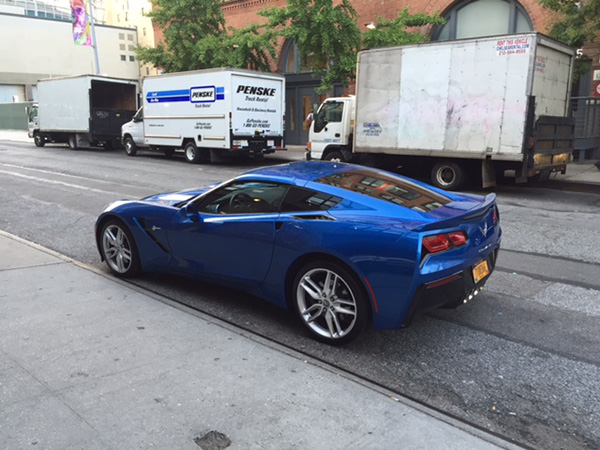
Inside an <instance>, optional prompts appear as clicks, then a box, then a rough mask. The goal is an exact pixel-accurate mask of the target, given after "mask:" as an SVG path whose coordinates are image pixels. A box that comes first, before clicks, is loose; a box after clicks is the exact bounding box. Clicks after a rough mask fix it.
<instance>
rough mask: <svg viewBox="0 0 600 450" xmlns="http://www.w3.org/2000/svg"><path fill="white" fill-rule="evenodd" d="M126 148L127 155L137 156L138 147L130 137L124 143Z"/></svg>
mask: <svg viewBox="0 0 600 450" xmlns="http://www.w3.org/2000/svg"><path fill="white" fill-rule="evenodd" d="M123 144H124V147H125V153H127V156H135V155H137V145H135V142H133V139H132V138H131V137H129V136H127V137H126V138H125V141H124V142H123Z"/></svg>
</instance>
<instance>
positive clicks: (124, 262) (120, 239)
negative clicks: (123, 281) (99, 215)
mask: <svg viewBox="0 0 600 450" xmlns="http://www.w3.org/2000/svg"><path fill="white" fill-rule="evenodd" d="M99 242H100V251H101V252H102V257H103V258H104V261H105V262H106V265H107V266H108V268H109V269H110V271H111V272H112V273H113V274H115V275H116V276H118V277H123V278H129V277H133V276H136V275H138V274H139V273H140V272H141V271H142V269H141V264H140V257H139V254H138V250H137V246H136V244H135V240H134V239H133V235H132V234H131V231H129V228H127V226H126V225H125V224H124V223H123V222H121V221H120V220H117V219H110V220H108V221H106V222H105V223H104V224H103V225H102V228H101V230H100V235H99Z"/></svg>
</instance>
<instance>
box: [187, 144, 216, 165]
mask: <svg viewBox="0 0 600 450" xmlns="http://www.w3.org/2000/svg"><path fill="white" fill-rule="evenodd" d="M183 153H184V155H185V159H186V161H187V162H189V163H192V164H198V163H205V162H210V152H209V150H208V149H205V148H198V147H196V144H195V143H194V141H190V142H188V143H187V144H185V147H183Z"/></svg>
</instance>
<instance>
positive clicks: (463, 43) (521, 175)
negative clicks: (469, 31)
mask: <svg viewBox="0 0 600 450" xmlns="http://www.w3.org/2000/svg"><path fill="white" fill-rule="evenodd" d="M574 57H575V54H574V50H573V49H572V48H570V47H567V46H565V45H563V44H561V43H559V42H557V41H554V40H552V39H550V38H548V37H546V36H544V35H541V34H538V33H526V34H517V35H508V36H497V37H485V38H477V39H465V40H457V41H448V42H433V43H427V44H420V45H406V46H400V47H392V48H382V49H374V50H368V51H364V52H361V53H359V56H358V62H357V81H356V96H355V97H339V98H329V99H327V100H326V101H325V102H324V103H323V104H321V106H320V107H319V109H318V111H317V113H316V114H315V119H314V121H313V123H312V125H311V128H310V132H309V144H308V147H309V154H308V155H309V157H310V158H312V159H328V160H342V161H344V160H354V161H359V162H362V163H363V164H368V165H376V166H382V167H384V166H385V167H389V168H395V167H398V166H402V168H403V171H404V172H406V173H407V174H409V175H410V174H411V172H416V171H417V169H419V170H423V169H424V170H426V171H427V172H428V173H429V174H430V176H431V181H432V183H433V184H435V185H437V186H439V187H441V188H444V189H458V188H459V187H460V186H462V185H463V183H464V182H465V181H467V180H469V179H470V180H472V181H477V182H481V183H482V185H483V186H484V187H488V186H493V185H494V184H496V182H497V179H498V177H503V176H505V175H507V174H508V173H510V172H507V171H513V172H514V175H515V178H516V180H517V181H525V180H527V178H529V177H533V176H547V175H548V174H550V173H551V172H555V171H560V172H562V173H564V172H565V170H566V165H567V163H569V162H570V161H571V159H572V157H571V152H572V150H573V130H574V122H573V120H572V119H571V118H570V117H569V98H570V89H571V74H572V68H573V63H574Z"/></svg>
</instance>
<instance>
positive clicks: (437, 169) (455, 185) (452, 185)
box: [431, 161, 465, 191]
mask: <svg viewBox="0 0 600 450" xmlns="http://www.w3.org/2000/svg"><path fill="white" fill-rule="evenodd" d="M431 182H432V184H433V185H434V186H437V187H439V188H441V189H445V190H447V191H454V190H457V189H459V188H460V187H461V186H463V184H464V183H465V171H464V169H463V168H462V166H461V165H459V164H457V163H455V162H452V161H441V162H438V163H436V164H435V165H434V166H433V169H432V170H431Z"/></svg>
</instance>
